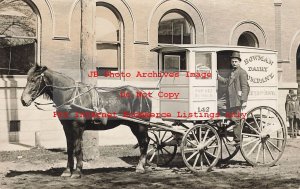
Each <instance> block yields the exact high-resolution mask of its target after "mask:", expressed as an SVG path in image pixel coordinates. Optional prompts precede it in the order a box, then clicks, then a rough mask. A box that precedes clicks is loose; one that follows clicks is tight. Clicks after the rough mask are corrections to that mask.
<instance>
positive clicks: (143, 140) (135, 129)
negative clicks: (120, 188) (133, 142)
mask: <svg viewBox="0 0 300 189" xmlns="http://www.w3.org/2000/svg"><path fill="white" fill-rule="evenodd" d="M130 129H131V131H132V133H133V134H134V135H135V136H136V138H137V140H138V142H139V147H140V152H141V156H140V159H139V163H138V165H137V167H136V172H138V173H144V172H145V164H146V155H147V149H148V143H149V137H148V128H147V126H145V125H141V124H133V125H132V126H130Z"/></svg>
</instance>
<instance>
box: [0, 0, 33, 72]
mask: <svg viewBox="0 0 300 189" xmlns="http://www.w3.org/2000/svg"><path fill="white" fill-rule="evenodd" d="M37 29H38V17H37V14H35V13H34V11H33V10H32V8H31V7H30V6H29V5H28V4H27V3H25V2H24V1H22V0H4V1H0V75H3V74H7V75H25V74H27V71H28V70H29V69H30V67H31V66H33V65H34V64H35V63H36V62H37V50H38V49H37V46H38V45H37V40H38V38H37Z"/></svg>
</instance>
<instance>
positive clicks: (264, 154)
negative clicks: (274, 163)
mask: <svg viewBox="0 0 300 189" xmlns="http://www.w3.org/2000/svg"><path fill="white" fill-rule="evenodd" d="M262 148H263V163H265V156H266V152H265V151H266V148H265V145H264V143H263V145H262Z"/></svg>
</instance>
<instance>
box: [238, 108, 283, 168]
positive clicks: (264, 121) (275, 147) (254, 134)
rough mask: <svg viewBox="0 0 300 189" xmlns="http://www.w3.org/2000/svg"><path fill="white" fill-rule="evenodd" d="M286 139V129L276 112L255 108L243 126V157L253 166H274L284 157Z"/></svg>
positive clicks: (270, 109) (249, 113) (248, 114)
mask: <svg viewBox="0 0 300 189" xmlns="http://www.w3.org/2000/svg"><path fill="white" fill-rule="evenodd" d="M286 138H287V136H286V127H285V125H284V122H283V120H282V118H281V117H280V115H279V113H278V112H277V111H276V110H274V109H273V108H271V107H267V106H261V107H257V108H254V109H252V110H250V111H249V112H248V113H247V118H246V120H244V121H243V124H242V140H241V152H242V155H243V157H244V158H245V160H246V161H247V162H248V163H250V164H251V165H253V166H272V165H274V164H275V163H276V162H277V161H278V160H279V159H280V157H281V156H282V154H283V151H284V148H285V144H286Z"/></svg>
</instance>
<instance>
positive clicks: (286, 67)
mask: <svg viewBox="0 0 300 189" xmlns="http://www.w3.org/2000/svg"><path fill="white" fill-rule="evenodd" d="M85 2H87V4H85V5H87V6H86V7H85V8H84V9H81V5H82V3H81V1H80V0H64V1H61V0H23V1H22V0H19V1H12V0H4V1H2V2H1V3H0V22H1V25H2V26H1V28H0V32H1V33H0V57H1V60H0V66H1V68H0V73H1V78H2V79H1V80H0V98H1V106H0V107H1V108H0V111H1V114H0V117H1V119H0V122H1V124H0V125H1V126H0V127H1V132H0V142H2V143H3V142H4V143H5V142H6V143H7V142H19V143H22V144H26V145H34V142H35V138H36V137H37V136H35V135H40V136H39V137H41V138H43V141H44V143H45V145H46V146H47V145H50V146H51V145H53V142H51V141H52V140H53V138H54V137H55V136H57V138H59V140H60V139H61V140H64V137H63V136H64V134H63V132H62V128H61V127H60V124H59V122H58V120H57V118H53V112H52V111H46V112H44V111H39V110H37V109H36V108H35V107H34V106H31V107H23V106H22V105H21V103H20V96H21V93H22V90H23V88H24V86H25V83H26V75H24V74H25V73H26V71H27V70H28V69H29V67H30V66H31V65H32V64H34V63H35V62H37V63H38V64H40V65H45V66H47V67H49V68H50V69H53V70H56V71H60V72H64V73H66V74H67V75H70V76H72V77H73V78H74V79H75V80H78V81H79V80H80V77H81V74H82V73H81V71H80V54H81V36H82V32H87V33H88V34H89V40H90V41H89V43H85V45H86V46H85V48H87V49H88V51H89V52H90V54H89V60H90V63H89V64H88V65H87V67H88V69H90V70H98V74H99V77H98V78H94V81H95V82H96V83H97V86H105V87H112V86H120V85H125V84H126V85H127V84H129V85H135V86H138V87H142V88H145V89H149V90H152V89H155V88H156V87H157V84H158V80H157V79H156V78H131V77H114V78H107V77H104V76H103V74H104V72H103V71H111V72H112V73H121V72H127V73H132V74H134V73H136V71H138V70H140V71H158V69H159V65H158V62H157V59H158V58H157V54H156V53H154V52H150V50H151V49H153V48H154V47H156V46H157V45H158V44H181V43H184V44H189V43H190V44H219V45H241V46H254V47H259V48H266V49H273V50H277V51H278V63H279V64H278V65H279V66H278V74H279V96H278V98H279V99H282V100H279V104H278V107H279V108H278V109H279V110H280V113H281V114H282V116H283V117H284V100H285V95H286V93H287V90H288V89H295V90H296V89H297V88H298V84H297V82H298V83H299V82H300V75H299V74H298V75H299V77H297V76H298V75H297V73H298V70H300V48H299V47H300V20H299V19H298V18H299V16H300V2H299V1H298V0H289V1H281V0H261V1H257V0H248V1H237V0H218V1H217V0H208V1H204V0H151V1H148V0H86V1H85ZM81 15H84V17H82V16H81ZM82 20H83V22H82ZM84 22H85V23H84ZM299 73H300V72H299ZM40 100H41V101H42V100H43V99H40ZM124 130H125V131H124ZM37 131H39V132H37ZM123 131H124V132H128V130H126V129H125V128H120V129H116V130H114V131H113V132H112V131H108V132H107V133H105V134H100V135H101V136H102V137H100V143H101V138H102V139H103V140H106V139H107V141H113V140H110V137H114V138H119V136H118V135H121V134H123ZM126 138H128V140H132V141H134V140H135V139H134V137H131V136H128V137H126ZM114 141H116V140H114ZM47 142H48V143H47ZM123 143H124V142H123ZM111 144H112V143H111Z"/></svg>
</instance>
